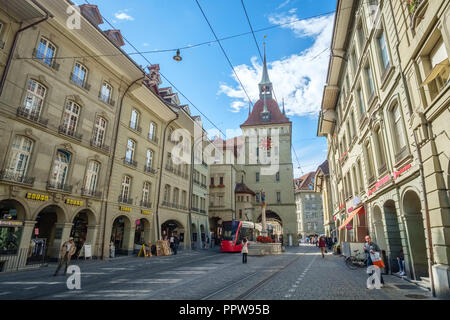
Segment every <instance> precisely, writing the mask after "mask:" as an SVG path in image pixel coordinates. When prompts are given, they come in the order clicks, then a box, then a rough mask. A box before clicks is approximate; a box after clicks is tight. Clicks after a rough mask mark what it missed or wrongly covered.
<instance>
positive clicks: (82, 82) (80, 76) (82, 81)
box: [71, 62, 88, 87]
mask: <svg viewBox="0 0 450 320" xmlns="http://www.w3.org/2000/svg"><path fill="white" fill-rule="evenodd" d="M87 74H88V71H87V68H86V67H85V66H84V65H82V64H81V63H79V62H76V63H75V66H74V67H73V72H72V76H71V80H72V82H73V83H75V84H76V85H78V86H80V87H85V86H86V79H87Z"/></svg>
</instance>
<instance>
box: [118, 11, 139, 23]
mask: <svg viewBox="0 0 450 320" xmlns="http://www.w3.org/2000/svg"><path fill="white" fill-rule="evenodd" d="M114 16H115V17H116V18H117V19H119V20H128V21H133V20H134V18H133V17H132V16H130V15H128V14H126V13H125V12H120V11H119V12H116V13H115V14H114Z"/></svg>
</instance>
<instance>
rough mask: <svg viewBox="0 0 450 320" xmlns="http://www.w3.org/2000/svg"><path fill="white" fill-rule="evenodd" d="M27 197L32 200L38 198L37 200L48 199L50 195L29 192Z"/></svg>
mask: <svg viewBox="0 0 450 320" xmlns="http://www.w3.org/2000/svg"><path fill="white" fill-rule="evenodd" d="M26 198H27V199H30V200H37V201H48V196H45V195H43V194H36V193H31V192H28V193H27V194H26Z"/></svg>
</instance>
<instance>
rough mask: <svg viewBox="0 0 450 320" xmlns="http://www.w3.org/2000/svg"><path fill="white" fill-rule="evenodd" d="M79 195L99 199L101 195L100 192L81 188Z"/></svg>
mask: <svg viewBox="0 0 450 320" xmlns="http://www.w3.org/2000/svg"><path fill="white" fill-rule="evenodd" d="M81 195H82V196H85V197H93V198H101V197H102V195H103V193H102V192H101V191H95V190H89V189H85V188H82V189H81Z"/></svg>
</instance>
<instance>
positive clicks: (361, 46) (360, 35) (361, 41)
mask: <svg viewBox="0 0 450 320" xmlns="http://www.w3.org/2000/svg"><path fill="white" fill-rule="evenodd" d="M356 32H357V35H358V44H359V54H360V55H362V53H363V50H364V43H365V41H366V37H365V36H364V30H363V26H362V22H361V21H360V23H359V26H358V29H357V30H356Z"/></svg>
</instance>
